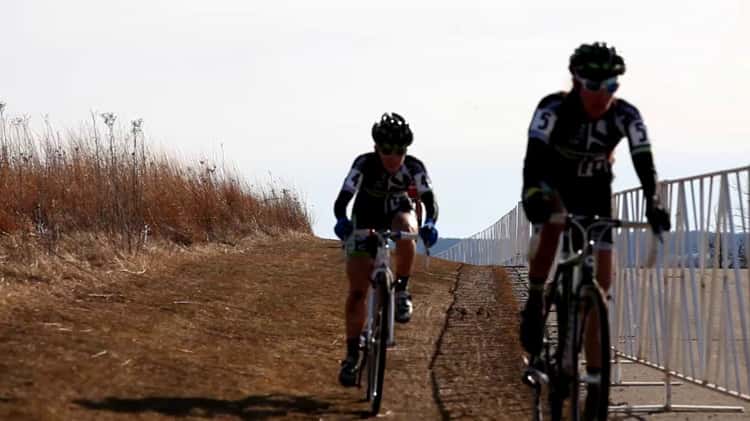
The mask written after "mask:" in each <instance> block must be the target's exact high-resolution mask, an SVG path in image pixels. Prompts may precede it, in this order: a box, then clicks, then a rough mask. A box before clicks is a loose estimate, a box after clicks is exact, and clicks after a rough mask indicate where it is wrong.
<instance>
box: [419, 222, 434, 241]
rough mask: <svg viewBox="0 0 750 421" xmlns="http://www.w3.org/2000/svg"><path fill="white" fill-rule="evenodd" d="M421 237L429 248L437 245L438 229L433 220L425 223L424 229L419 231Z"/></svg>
mask: <svg viewBox="0 0 750 421" xmlns="http://www.w3.org/2000/svg"><path fill="white" fill-rule="evenodd" d="M419 236H420V237H422V241H423V242H424V245H425V247H427V248H430V247H432V246H433V245H434V244H435V243H437V240H438V231H437V228H435V221H433V220H432V219H428V220H427V221H425V223H424V225H422V228H420V229H419Z"/></svg>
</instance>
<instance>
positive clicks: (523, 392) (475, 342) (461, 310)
mask: <svg viewBox="0 0 750 421" xmlns="http://www.w3.org/2000/svg"><path fill="white" fill-rule="evenodd" d="M508 279H509V277H508V276H507V274H506V273H505V271H503V270H502V269H499V268H491V267H477V266H469V265H464V266H461V267H460V270H459V275H458V279H457V281H456V284H455V287H454V290H453V295H454V298H453V303H452V304H451V305H450V307H449V310H448V312H447V315H446V321H445V326H444V329H443V331H442V332H441V333H440V336H439V338H438V340H437V342H436V350H435V355H434V356H433V361H432V363H431V365H430V369H431V376H432V379H433V397H434V398H435V401H436V405H437V406H438V408H439V410H440V413H441V417H442V419H444V420H447V419H462V418H464V419H492V420H513V419H519V418H521V419H527V418H528V417H529V416H530V414H531V406H530V402H531V396H530V393H529V391H528V388H527V387H526V386H524V385H523V384H522V383H521V376H520V373H521V363H520V361H521V360H520V355H521V347H520V343H519V341H518V338H517V332H518V302H517V300H516V298H515V297H514V295H513V291H512V288H511V285H510V283H509V282H508Z"/></svg>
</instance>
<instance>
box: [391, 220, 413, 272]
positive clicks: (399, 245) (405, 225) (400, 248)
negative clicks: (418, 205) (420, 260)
mask: <svg viewBox="0 0 750 421" xmlns="http://www.w3.org/2000/svg"><path fill="white" fill-rule="evenodd" d="M391 229H392V230H393V231H408V232H411V233H416V232H417V220H416V216H415V214H414V212H399V213H397V214H396V216H394V217H393V222H392V224H391ZM416 254H417V244H416V242H415V241H414V240H399V241H397V242H396V277H397V278H399V277H402V276H410V275H411V272H412V269H413V268H414V256H415V255H416Z"/></svg>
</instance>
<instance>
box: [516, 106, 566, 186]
mask: <svg viewBox="0 0 750 421" xmlns="http://www.w3.org/2000/svg"><path fill="white" fill-rule="evenodd" d="M561 102H562V97H561V96H560V95H559V94H556V95H550V96H548V97H546V98H544V99H542V101H541V102H540V103H539V105H538V106H537V109H536V111H534V116H533V118H532V119H531V124H529V136H528V139H529V140H528V144H527V146H526V157H525V158H524V161H523V193H522V195H524V196H525V195H526V194H527V193H531V190H532V189H537V188H540V187H541V185H542V184H543V183H547V184H551V183H549V182H548V177H549V175H550V174H549V170H550V168H554V167H555V152H554V150H553V149H552V146H550V138H551V135H552V130H553V129H554V128H555V123H556V122H557V108H558V107H559V105H560V104H561Z"/></svg>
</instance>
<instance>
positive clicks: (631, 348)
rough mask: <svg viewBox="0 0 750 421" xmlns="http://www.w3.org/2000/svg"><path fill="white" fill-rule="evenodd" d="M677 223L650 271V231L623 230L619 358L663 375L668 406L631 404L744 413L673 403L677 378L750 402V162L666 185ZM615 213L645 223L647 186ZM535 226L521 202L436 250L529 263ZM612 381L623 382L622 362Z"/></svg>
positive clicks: (615, 320) (619, 238)
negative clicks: (476, 230) (488, 223)
mask: <svg viewBox="0 0 750 421" xmlns="http://www.w3.org/2000/svg"><path fill="white" fill-rule="evenodd" d="M660 189H661V196H662V198H663V200H664V201H665V204H666V205H667V206H668V207H669V209H670V211H671V219H672V222H673V230H672V231H671V232H670V233H668V234H666V235H665V236H664V238H663V244H662V246H661V247H659V254H658V259H657V263H656V265H655V266H654V267H652V268H645V267H644V265H643V263H644V262H643V260H644V259H645V254H646V249H647V243H648V241H649V238H652V237H653V236H652V234H651V233H650V232H646V231H645V230H644V231H625V230H617V232H615V236H614V237H615V261H616V262H615V263H616V264H615V271H616V273H615V279H616V280H615V282H614V283H613V287H612V290H611V291H610V293H611V295H612V296H613V297H614V300H613V302H612V305H611V306H610V324H611V326H612V335H613V338H612V344H613V347H614V349H615V354H616V356H617V360H618V361H619V359H621V358H624V359H628V360H631V361H636V362H640V363H642V364H645V365H648V366H650V367H653V368H657V369H659V370H661V371H662V372H663V373H664V387H665V393H664V403H663V404H659V405H646V406H639V407H634V406H629V407H627V408H614V409H615V410H627V411H631V412H633V411H636V412H637V411H639V410H644V411H649V412H653V411H659V410H689V411H695V410H709V411H719V410H742V407H715V406H700V405H674V404H673V403H672V390H671V387H672V381H671V380H672V379H674V378H678V379H681V380H682V381H687V382H692V383H695V384H699V385H701V386H703V387H706V388H709V389H713V390H716V391H719V392H722V393H725V394H728V395H731V396H734V397H737V398H740V399H743V400H746V401H750V330H749V328H750V324H749V323H750V313H749V311H750V285H749V282H750V281H749V280H748V278H749V277H750V274H749V273H748V262H749V261H750V166H748V167H742V168H737V169H731V170H725V171H719V172H715V173H710V174H703V175H698V176H694V177H687V178H682V179H678V180H672V181H665V182H662V183H661V185H660ZM613 211H614V215H615V216H617V217H619V218H621V219H627V220H638V221H642V220H645V216H644V213H645V209H644V206H643V198H642V191H641V190H640V189H631V190H626V191H622V192H619V193H616V194H615V195H614V196H613ZM530 235H531V228H530V225H529V223H528V221H527V220H526V218H525V216H524V214H523V210H522V209H521V207H520V205H517V206H516V207H515V208H514V209H513V210H511V211H510V212H509V213H508V214H506V215H505V216H503V217H502V218H501V219H500V220H499V221H497V222H496V223H495V224H493V225H492V226H490V227H489V228H487V229H485V230H483V231H481V232H479V233H477V234H475V235H473V236H471V237H469V238H467V239H465V240H462V241H461V242H459V243H457V244H456V245H454V246H453V247H451V248H450V249H448V250H445V251H443V252H441V253H439V254H438V255H436V256H437V257H441V258H445V259H449V260H455V261H461V262H466V263H472V264H480V265H484V264H494V265H525V264H527V263H528V262H527V250H528V243H529V238H530ZM616 367H618V369H617V372H616V373H615V376H614V377H613V379H614V382H618V381H620V380H621V376H620V374H621V372H620V370H619V366H617V365H616Z"/></svg>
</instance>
